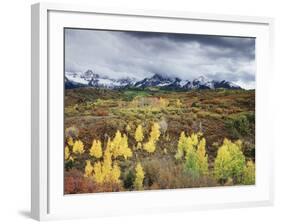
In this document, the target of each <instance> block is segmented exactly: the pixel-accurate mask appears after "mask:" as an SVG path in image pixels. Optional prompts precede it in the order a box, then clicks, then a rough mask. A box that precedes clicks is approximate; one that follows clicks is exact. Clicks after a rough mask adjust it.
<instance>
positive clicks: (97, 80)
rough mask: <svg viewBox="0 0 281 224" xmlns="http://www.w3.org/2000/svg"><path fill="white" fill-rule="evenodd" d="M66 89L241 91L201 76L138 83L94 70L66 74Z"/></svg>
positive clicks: (155, 78) (154, 77) (164, 77)
mask: <svg viewBox="0 0 281 224" xmlns="http://www.w3.org/2000/svg"><path fill="white" fill-rule="evenodd" d="M65 87H66V88H76V87H93V88H109V89H116V88H127V87H131V88H147V87H159V88H165V89H182V90H191V89H217V88H226V89H241V87H240V86H239V85H236V84H234V83H232V82H229V81H226V80H223V81H214V80H210V79H208V78H207V77H205V76H203V75H202V76H199V77H198V78H196V79H194V80H192V81H190V80H182V79H180V78H177V77H174V76H173V77H169V76H168V75H162V74H154V75H152V76H150V77H149V76H148V77H146V78H144V79H142V80H139V81H136V80H135V79H132V78H128V77H126V78H120V79H113V78H108V77H107V76H101V75H99V74H96V73H94V72H93V71H92V70H87V71H86V72H84V73H81V72H66V73H65Z"/></svg>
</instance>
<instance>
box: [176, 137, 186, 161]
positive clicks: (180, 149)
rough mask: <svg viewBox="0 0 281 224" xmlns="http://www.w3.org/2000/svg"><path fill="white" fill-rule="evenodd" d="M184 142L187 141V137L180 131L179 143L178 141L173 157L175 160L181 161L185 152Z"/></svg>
mask: <svg viewBox="0 0 281 224" xmlns="http://www.w3.org/2000/svg"><path fill="white" fill-rule="evenodd" d="M186 140H187V137H186V136H185V133H184V131H182V132H181V134H180V138H179V141H178V151H177V153H176V155H175V158H176V159H182V157H183V156H184V154H185V151H186V149H185V148H186Z"/></svg>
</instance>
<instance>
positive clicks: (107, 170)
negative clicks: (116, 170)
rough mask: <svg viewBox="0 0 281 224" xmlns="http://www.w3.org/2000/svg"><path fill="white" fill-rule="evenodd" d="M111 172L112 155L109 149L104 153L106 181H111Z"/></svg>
mask: <svg viewBox="0 0 281 224" xmlns="http://www.w3.org/2000/svg"><path fill="white" fill-rule="evenodd" d="M111 170H112V154H111V152H110V151H109V149H108V148H107V149H106V150H105V151H104V155H103V163H102V174H103V176H104V181H110V174H111Z"/></svg>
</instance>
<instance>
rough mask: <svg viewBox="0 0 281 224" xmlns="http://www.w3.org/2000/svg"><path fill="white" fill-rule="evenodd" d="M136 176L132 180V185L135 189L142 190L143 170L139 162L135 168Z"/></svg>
mask: <svg viewBox="0 0 281 224" xmlns="http://www.w3.org/2000/svg"><path fill="white" fill-rule="evenodd" d="M135 171H136V178H135V181H134V187H135V189H136V190H143V179H144V175H145V173H144V171H143V168H142V166H141V164H140V163H139V162H138V163H137V165H136V168H135Z"/></svg>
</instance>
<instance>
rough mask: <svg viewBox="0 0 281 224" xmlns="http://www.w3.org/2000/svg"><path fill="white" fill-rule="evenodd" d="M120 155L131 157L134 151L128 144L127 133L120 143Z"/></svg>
mask: <svg viewBox="0 0 281 224" xmlns="http://www.w3.org/2000/svg"><path fill="white" fill-rule="evenodd" d="M120 148H121V149H120V150H119V151H120V156H123V157H124V159H127V158H129V157H132V155H133V153H132V150H131V149H130V148H129V146H128V137H127V135H125V134H123V137H122V139H121V144H120Z"/></svg>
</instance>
